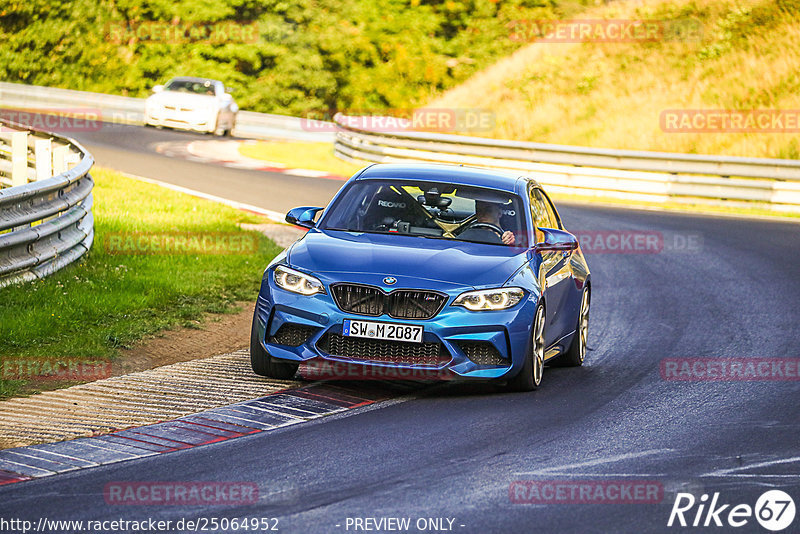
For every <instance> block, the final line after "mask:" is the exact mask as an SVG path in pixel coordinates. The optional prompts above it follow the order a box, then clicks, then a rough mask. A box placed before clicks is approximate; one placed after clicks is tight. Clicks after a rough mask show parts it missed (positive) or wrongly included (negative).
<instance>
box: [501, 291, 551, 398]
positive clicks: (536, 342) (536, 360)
mask: <svg viewBox="0 0 800 534" xmlns="http://www.w3.org/2000/svg"><path fill="white" fill-rule="evenodd" d="M544 321H545V316H544V305H543V304H539V306H537V307H536V313H535V314H534V316H533V328H531V341H530V343H528V351H527V353H526V354H525V364H524V365H523V366H522V370H521V371H520V372H519V374H517V376H515V377H514V378H512V379H511V380H509V381H508V386H507V389H508V390H509V391H533V390H534V389H536V388H538V387H539V385H540V384H541V383H542V374H543V373H544Z"/></svg>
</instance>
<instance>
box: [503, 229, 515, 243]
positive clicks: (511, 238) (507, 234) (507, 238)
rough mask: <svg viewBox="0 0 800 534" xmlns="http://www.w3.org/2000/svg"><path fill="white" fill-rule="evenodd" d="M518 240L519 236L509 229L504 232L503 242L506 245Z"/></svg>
mask: <svg viewBox="0 0 800 534" xmlns="http://www.w3.org/2000/svg"><path fill="white" fill-rule="evenodd" d="M516 242H517V238H516V237H514V234H513V233H512V232H510V231H509V230H506V231H505V232H503V244H504V245H513V244H514V243H516Z"/></svg>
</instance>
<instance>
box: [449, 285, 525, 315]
mask: <svg viewBox="0 0 800 534" xmlns="http://www.w3.org/2000/svg"><path fill="white" fill-rule="evenodd" d="M524 296H525V291H523V290H522V289H521V288H519V287H498V288H496V289H481V290H478V291H467V292H466V293H461V294H460V295H459V296H458V297H456V300H454V301H453V306H463V307H464V308H466V309H468V310H470V311H483V310H505V309H507V308H511V307H512V306H516V305H517V304H518V303H519V301H521V300H522V298H523V297H524Z"/></svg>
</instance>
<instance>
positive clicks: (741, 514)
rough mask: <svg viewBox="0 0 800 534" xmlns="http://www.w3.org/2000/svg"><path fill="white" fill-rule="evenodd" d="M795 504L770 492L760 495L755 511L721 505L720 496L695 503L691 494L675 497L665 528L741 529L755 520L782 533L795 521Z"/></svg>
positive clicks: (706, 497) (738, 505) (745, 506)
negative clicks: (724, 527)
mask: <svg viewBox="0 0 800 534" xmlns="http://www.w3.org/2000/svg"><path fill="white" fill-rule="evenodd" d="M795 511H796V510H795V505H794V500H793V499H792V498H791V497H790V496H789V494H788V493H786V492H783V491H780V490H769V491H767V492H765V493H763V494H762V495H761V496H760V497H759V498H758V500H757V501H756V504H755V506H754V507H751V506H750V505H749V504H736V505H732V504H727V503H726V504H723V502H722V500H721V499H720V494H719V493H718V492H717V493H714V495H713V496H712V497H711V500H710V501H709V496H708V495H707V494H703V495H702V496H701V497H700V499H696V498H695V496H694V495H692V494H691V493H678V494H677V495H676V496H675V503H674V504H673V505H672V511H671V512H670V514H669V521H667V526H668V527H671V526H673V525H675V526H681V527H687V526H691V527H722V526H727V527H733V528H738V527H743V526H745V525H747V524H748V523H750V521H751V519H752V518H753V517H755V519H756V521H758V523H759V524H760V525H761V526H762V527H764V528H765V529H767V530H771V531H773V532H778V531H781V530H784V529H785V528H787V527H788V526H789V525H791V524H792V522H793V521H794V516H795Z"/></svg>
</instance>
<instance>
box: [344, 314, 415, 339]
mask: <svg viewBox="0 0 800 534" xmlns="http://www.w3.org/2000/svg"><path fill="white" fill-rule="evenodd" d="M342 333H343V334H344V335H345V336H351V337H366V338H370V339H388V340H391V341H408V342H411V343H422V327H421V326H417V325H408V324H395V323H376V322H374V321H354V320H352V319H345V320H344V329H343V331H342Z"/></svg>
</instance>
